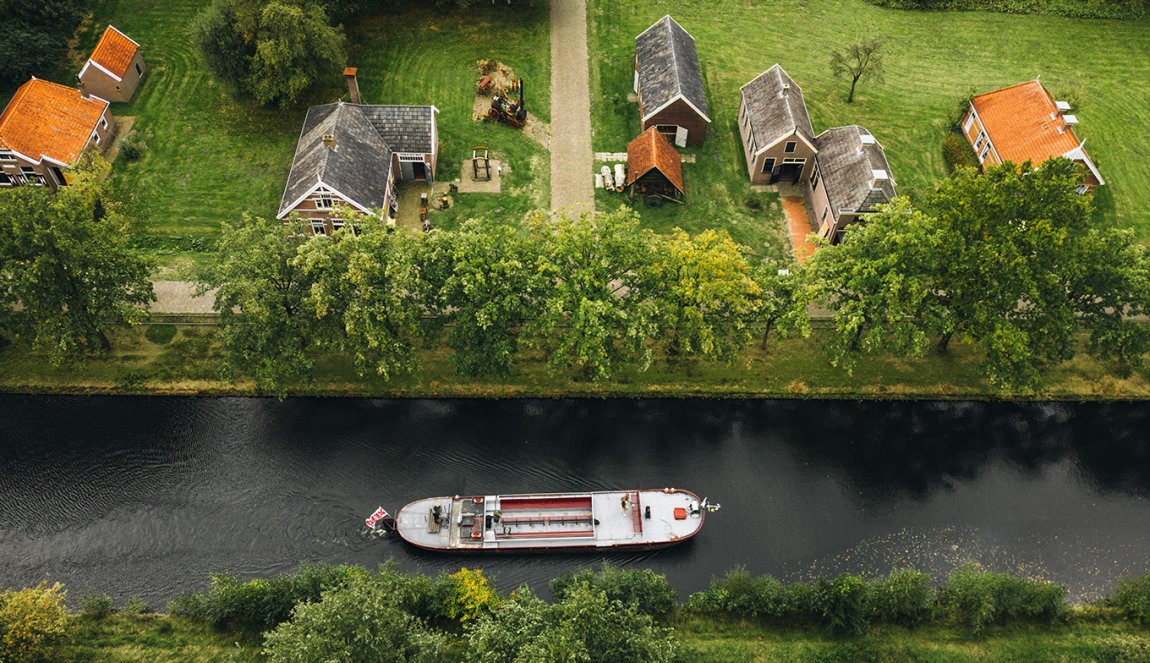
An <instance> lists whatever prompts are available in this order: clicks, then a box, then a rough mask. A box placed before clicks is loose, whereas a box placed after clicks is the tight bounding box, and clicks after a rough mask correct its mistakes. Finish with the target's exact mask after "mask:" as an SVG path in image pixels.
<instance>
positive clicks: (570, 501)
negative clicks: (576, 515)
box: [499, 495, 591, 511]
mask: <svg viewBox="0 0 1150 663" xmlns="http://www.w3.org/2000/svg"><path fill="white" fill-rule="evenodd" d="M499 508H500V509H502V510H503V511H514V510H518V509H590V508H591V496H590V495H588V496H585V497H505V498H502V499H500V500H499Z"/></svg>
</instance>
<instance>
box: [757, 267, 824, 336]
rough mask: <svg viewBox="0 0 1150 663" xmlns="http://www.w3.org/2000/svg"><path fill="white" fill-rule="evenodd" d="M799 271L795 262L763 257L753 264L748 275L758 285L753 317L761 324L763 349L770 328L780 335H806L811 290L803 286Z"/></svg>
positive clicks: (808, 332) (809, 329) (808, 331)
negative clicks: (760, 260)
mask: <svg viewBox="0 0 1150 663" xmlns="http://www.w3.org/2000/svg"><path fill="white" fill-rule="evenodd" d="M801 274H802V273H801V271H799V266H798V265H797V264H795V263H780V262H774V261H764V262H762V263H760V264H758V265H756V266H755V269H754V271H753V272H752V274H751V276H752V278H753V279H754V280H755V283H757V284H758V286H759V292H758V301H757V307H756V308H755V312H754V315H753V317H752V319H753V320H756V321H757V322H759V324H761V325H763V336H762V344H761V346H762V349H764V350H765V349H766V347H767V339H768V338H769V337H770V335H771V332H772V331H777V332H778V334H779V336H782V337H784V338H785V337H787V336H789V335H791V334H798V335H800V336H809V335H810V333H811V317H810V315H808V314H807V304H809V303H810V301H809V297H810V291H809V290H808V289H807V288H806V287H805V286H804V284H803V280H802V276H801Z"/></svg>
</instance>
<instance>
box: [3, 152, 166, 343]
mask: <svg viewBox="0 0 1150 663" xmlns="http://www.w3.org/2000/svg"><path fill="white" fill-rule="evenodd" d="M106 167H107V164H106V162H103V160H101V159H98V158H96V159H88V158H85V160H84V162H83V163H82V165H81V166H80V167H79V168H78V169H77V171H76V173H75V176H74V179H73V184H72V185H71V186H65V187H61V188H60V189H59V191H58V192H57V193H56V194H54V195H53V194H51V193H50V192H48V191H47V190H45V189H42V188H40V189H36V188H32V187H27V188H20V189H18V190H15V191H10V192H7V193H6V194H5V195H3V196H0V309H3V310H4V311H5V312H6V315H5V320H6V322H5V323H4V324H6V326H7V327H8V328H9V330H10V331H12V332H14V333H15V334H16V335H17V336H20V337H23V338H26V339H28V340H30V341H31V343H32V345H33V347H35V348H37V349H39V350H42V351H44V352H46V353H47V354H48V358H49V360H50V361H51V362H52V363H53V364H54V365H60V364H62V363H65V362H68V361H74V360H78V359H80V358H82V357H84V356H86V355H90V354H100V353H103V352H106V351H107V350H109V349H110V348H111V346H112V344H111V341H110V340H109V338H108V335H109V334H110V333H112V331H113V330H114V329H116V328H118V327H120V326H123V325H130V324H137V323H139V322H141V321H142V320H143V319H144V317H145V316H146V315H147V314H146V312H145V311H144V307H145V306H146V305H147V304H148V303H149V302H151V301H152V300H153V299H154V298H155V297H154V295H153V294H152V283H151V281H150V280H149V279H148V273H149V271H150V268H151V265H150V263H149V261H148V260H146V259H144V258H141V257H139V256H137V255H136V254H135V253H133V252H132V250H131V248H130V246H129V244H128V233H127V221H126V220H125V219H124V217H123V215H122V214H121V213H120V211H119V206H118V205H117V204H116V203H115V202H114V201H112V200H110V199H109V198H108V196H107V192H106V190H105V187H104V185H103V184H102V183H101V182H100V181H99V175H100V172H101V171H102V170H103V169H105V168H106ZM0 322H4V321H3V320H0Z"/></svg>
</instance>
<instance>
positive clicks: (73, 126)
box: [0, 78, 115, 191]
mask: <svg viewBox="0 0 1150 663" xmlns="http://www.w3.org/2000/svg"><path fill="white" fill-rule="evenodd" d="M114 131H115V127H114V125H113V124H112V115H111V113H110V112H109V111H108V102H107V101H105V100H103V99H100V98H98V97H93V96H88V95H85V94H83V93H81V92H80V91H79V90H77V89H75V88H70V87H67V86H65V85H59V84H57V83H51V82H49V81H45V80H41V79H38V78H33V79H32V80H30V81H28V82H27V83H25V84H23V85H21V86H20V88H19V89H18V90H16V94H15V95H13V97H12V100H11V101H10V102H8V107H7V108H5V109H4V113H3V114H2V115H0V187H10V186H22V185H25V186H47V187H49V188H50V189H52V190H53V191H55V190H56V189H57V188H58V187H61V186H65V185H67V184H68V169H69V168H71V167H72V166H74V165H75V164H76V161H77V160H78V159H79V158H80V155H81V154H82V153H83V152H84V150H86V149H89V148H92V149H98V150H103V149H104V148H105V147H106V146H107V145H108V143H109V141H110V140H111V139H112V134H113V132H114Z"/></svg>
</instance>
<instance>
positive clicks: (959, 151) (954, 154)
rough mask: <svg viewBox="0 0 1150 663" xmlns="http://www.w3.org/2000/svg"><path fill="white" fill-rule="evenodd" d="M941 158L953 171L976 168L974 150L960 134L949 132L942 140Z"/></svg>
mask: <svg viewBox="0 0 1150 663" xmlns="http://www.w3.org/2000/svg"><path fill="white" fill-rule="evenodd" d="M942 157H943V158H944V159H946V163H947V165H948V166H950V169H951V170H952V171H953V170H955V169H958V168H978V157H977V156H976V155H975V154H974V148H972V147H971V146H970V143H968V142H967V141H966V138H965V137H963V135H962V134H960V133H957V132H954V131H950V132H947V134H946V137H945V138H943V139H942Z"/></svg>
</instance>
